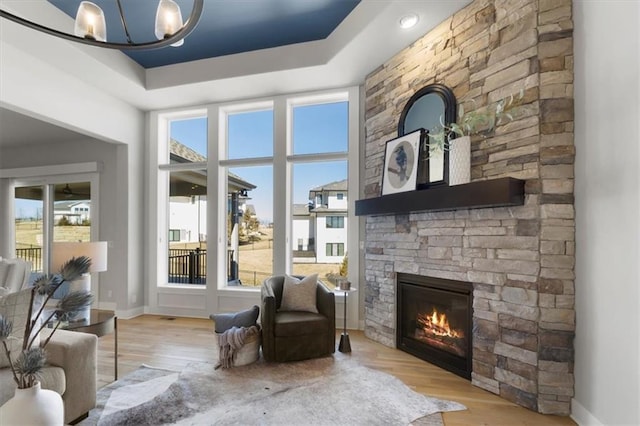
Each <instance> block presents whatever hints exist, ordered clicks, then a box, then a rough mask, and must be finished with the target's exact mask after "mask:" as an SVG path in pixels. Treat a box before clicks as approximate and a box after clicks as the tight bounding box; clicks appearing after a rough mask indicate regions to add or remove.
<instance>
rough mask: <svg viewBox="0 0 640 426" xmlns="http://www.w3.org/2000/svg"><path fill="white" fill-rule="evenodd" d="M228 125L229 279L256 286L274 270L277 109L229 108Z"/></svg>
mask: <svg viewBox="0 0 640 426" xmlns="http://www.w3.org/2000/svg"><path fill="white" fill-rule="evenodd" d="M226 129H227V159H226V161H225V163H226V165H227V166H228V168H227V221H226V224H227V262H226V268H227V285H228V286H245V287H246V286H250V287H257V286H260V285H261V284H262V281H264V280H265V278H267V277H269V276H271V275H273V233H274V226H273V109H271V107H270V105H269V106H268V107H267V108H264V107H263V108H252V109H249V110H241V111H230V112H228V113H227V114H226ZM234 165H236V167H233V166H234Z"/></svg>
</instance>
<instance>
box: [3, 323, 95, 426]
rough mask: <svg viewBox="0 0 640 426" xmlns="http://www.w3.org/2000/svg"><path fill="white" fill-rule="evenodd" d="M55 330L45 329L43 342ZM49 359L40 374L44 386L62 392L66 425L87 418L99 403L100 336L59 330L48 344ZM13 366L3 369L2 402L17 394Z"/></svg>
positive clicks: (42, 335)
mask: <svg viewBox="0 0 640 426" xmlns="http://www.w3.org/2000/svg"><path fill="white" fill-rule="evenodd" d="M50 332H51V331H50V330H48V329H45V330H43V331H42V334H41V342H44V341H46V339H47V337H48V335H49V333H50ZM46 350H47V362H48V364H50V365H49V366H48V367H46V368H45V369H44V371H43V372H42V375H41V377H40V381H41V382H42V387H43V388H44V389H51V390H55V391H56V392H58V393H59V394H61V395H62V401H63V402H64V421H65V424H72V423H74V421H76V420H79V419H82V418H84V417H86V415H87V414H88V413H89V410H91V409H92V408H94V407H95V405H96V385H97V359H98V358H97V352H98V338H97V337H96V336H94V335H93V334H87V333H80V332H75V331H67V330H58V331H56V332H55V334H54V335H53V337H52V338H51V341H50V342H49V344H48V345H47V347H46ZM15 387H16V386H15V382H14V381H13V376H12V374H11V369H10V368H8V367H7V368H0V405H2V404H4V403H5V402H6V401H8V400H9V399H10V398H11V397H12V396H13V394H14V390H15Z"/></svg>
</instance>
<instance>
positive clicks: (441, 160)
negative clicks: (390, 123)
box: [398, 84, 457, 189]
mask: <svg viewBox="0 0 640 426" xmlns="http://www.w3.org/2000/svg"><path fill="white" fill-rule="evenodd" d="M456 108H457V103H456V97H455V95H454V94H453V91H452V90H451V89H450V88H449V87H447V86H445V85H444V84H429V85H428V86H425V87H423V88H421V89H419V90H418V91H417V92H415V93H414V94H413V96H411V98H409V100H408V101H407V103H406V104H405V106H404V109H403V110H402V113H401V114H400V119H399V120H398V136H403V135H406V134H409V133H411V132H413V131H415V130H418V129H427V131H428V133H430V132H433V129H436V128H438V126H442V125H445V126H446V125H448V124H449V123H453V122H454V121H455V119H456ZM428 136H429V138H428V139H425V140H424V144H425V146H424V147H423V149H422V155H421V156H420V159H419V162H418V181H417V189H425V188H431V187H434V186H437V185H446V184H448V183H449V152H448V150H443V149H439V148H440V147H439V146H438V145H436V144H434V143H433V142H432V140H431V135H430V134H429V135H428Z"/></svg>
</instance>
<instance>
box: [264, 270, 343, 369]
mask: <svg viewBox="0 0 640 426" xmlns="http://www.w3.org/2000/svg"><path fill="white" fill-rule="evenodd" d="M283 287H284V276H282V275H280V276H273V277H270V278H267V279H266V280H265V281H264V282H263V283H262V310H261V323H262V355H263V356H264V358H265V359H266V360H267V361H271V362H274V361H275V362H283V361H298V360H303V359H309V358H318V357H322V356H327V355H330V354H332V353H334V352H335V346H336V343H335V339H336V315H335V311H336V306H335V295H334V294H333V292H331V291H330V290H329V289H328V288H327V286H325V285H324V284H323V283H322V282H320V281H318V284H317V289H316V306H317V308H318V313H317V314H316V313H312V312H301V311H279V310H278V309H279V308H280V305H281V303H282V290H283Z"/></svg>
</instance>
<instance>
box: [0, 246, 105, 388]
mask: <svg viewBox="0 0 640 426" xmlns="http://www.w3.org/2000/svg"><path fill="white" fill-rule="evenodd" d="M90 267H91V259H89V258H88V257H86V256H80V257H77V258H76V257H74V258H72V259H71V260H69V261H68V262H66V263H65V264H64V265H63V266H62V267H61V268H60V271H59V272H58V274H55V275H54V274H48V275H41V276H39V277H38V278H36V280H35V282H34V284H33V287H32V288H31V298H30V302H29V307H28V310H29V311H28V315H27V322H26V324H25V329H24V337H23V341H22V348H21V350H20V353H19V355H18V356H17V357H12V353H11V349H10V347H9V344H8V342H9V340H10V339H15V337H13V336H12V335H11V333H12V331H13V324H12V322H11V321H10V320H9V319H7V318H5V317H3V316H2V315H1V314H0V342H2V347H3V350H4V352H5V354H6V356H7V358H8V360H9V364H10V368H11V372H12V373H13V379H14V381H15V382H16V384H17V386H18V389H27V388H30V387H32V386H34V385H35V384H36V383H37V381H38V375H39V373H40V372H41V370H42V368H43V367H44V365H45V362H46V352H45V348H46V346H47V344H48V343H49V341H50V340H51V336H53V334H54V333H55V332H56V330H58V328H59V326H60V321H64V320H68V319H70V318H72V317H73V316H74V315H75V314H76V313H77V312H78V311H80V310H82V309H84V308H86V307H88V306H89V305H91V302H92V300H93V296H92V295H91V293H89V292H88V291H71V292H69V293H67V294H66V295H64V296H63V297H62V298H60V300H59V301H58V303H57V305H56V306H55V309H53V310H48V309H46V305H47V302H49V300H50V299H51V298H52V297H53V294H54V293H55V291H56V290H57V289H58V288H59V287H60V286H61V285H62V284H63V283H65V282H70V281H74V280H76V279H78V278H79V277H80V276H81V275H83V274H85V273H87V272H88V271H89V268H90ZM54 317H55V319H57V320H58V321H57V322H56V323H55V325H54V326H53V329H52V331H51V333H50V334H49V336H48V337H47V338H46V340H45V341H44V342H42V343H40V344H36V342H37V337H38V336H39V334H40V332H41V331H42V330H43V329H44V328H45V327H48V324H50V323H51V322H52V321H53V320H54Z"/></svg>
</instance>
